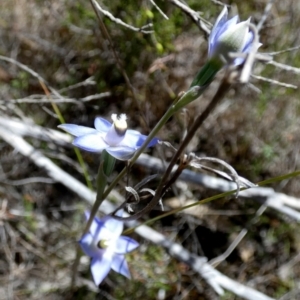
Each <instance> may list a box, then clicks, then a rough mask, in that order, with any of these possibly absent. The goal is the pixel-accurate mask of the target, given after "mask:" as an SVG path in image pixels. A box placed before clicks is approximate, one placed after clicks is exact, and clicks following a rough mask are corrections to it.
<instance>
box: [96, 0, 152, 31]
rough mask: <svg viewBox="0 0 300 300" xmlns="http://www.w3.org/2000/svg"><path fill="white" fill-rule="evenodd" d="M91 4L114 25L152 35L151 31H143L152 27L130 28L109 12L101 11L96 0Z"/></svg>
mask: <svg viewBox="0 0 300 300" xmlns="http://www.w3.org/2000/svg"><path fill="white" fill-rule="evenodd" d="M91 3H92V5H93V7H95V8H97V10H99V11H100V12H101V13H102V14H103V15H105V16H106V17H107V18H109V19H110V20H111V21H113V22H114V23H116V24H118V25H122V26H124V27H126V28H128V29H130V30H133V31H137V32H142V33H145V34H149V33H153V30H145V29H146V28H149V27H152V26H153V25H152V24H151V23H150V24H147V25H145V26H143V27H141V28H137V27H134V26H131V25H129V24H127V23H125V22H123V21H122V20H121V19H119V18H116V17H114V16H113V15H112V14H111V13H110V12H108V11H107V10H105V9H103V8H102V7H101V6H100V4H99V3H98V2H97V1H96V0H91Z"/></svg>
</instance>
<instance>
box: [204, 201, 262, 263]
mask: <svg viewBox="0 0 300 300" xmlns="http://www.w3.org/2000/svg"><path fill="white" fill-rule="evenodd" d="M266 209H267V205H265V204H263V205H261V207H260V208H259V209H258V210H257V212H256V213H255V216H254V217H253V218H252V219H251V220H250V221H249V225H248V226H246V227H250V226H251V225H252V224H253V223H255V222H256V220H257V219H258V217H260V216H261V215H262V214H263V213H264V212H265V211H266ZM247 233H248V229H246V228H244V229H243V230H242V231H241V232H240V233H239V234H238V236H237V237H236V238H235V239H234V241H233V242H232V243H231V245H230V246H229V247H228V249H227V250H226V251H225V252H224V253H223V254H221V255H219V256H218V257H215V258H213V259H211V260H210V261H209V263H210V264H211V265H212V266H213V267H217V266H218V265H219V264H220V263H221V262H222V261H224V260H225V259H226V258H227V257H228V256H229V255H230V254H231V253H232V251H233V250H234V249H235V248H236V247H237V246H238V244H239V243H240V242H241V241H242V239H243V238H244V237H245V236H246V234H247Z"/></svg>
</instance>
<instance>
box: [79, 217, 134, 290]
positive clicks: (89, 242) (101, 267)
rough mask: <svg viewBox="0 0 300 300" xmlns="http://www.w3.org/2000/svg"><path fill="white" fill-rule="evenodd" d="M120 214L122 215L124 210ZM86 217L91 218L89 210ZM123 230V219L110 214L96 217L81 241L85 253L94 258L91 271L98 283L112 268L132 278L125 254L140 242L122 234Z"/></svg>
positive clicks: (97, 283)
mask: <svg viewBox="0 0 300 300" xmlns="http://www.w3.org/2000/svg"><path fill="white" fill-rule="evenodd" d="M118 215H119V216H122V212H121V213H119V214H118ZM86 218H87V219H88V218H89V213H87V212H86ZM122 231H123V222H122V221H119V220H116V219H113V218H112V217H109V216H107V217H104V218H103V219H101V220H100V219H98V218H97V217H95V218H94V220H93V222H92V224H91V227H90V230H89V232H88V233H87V234H85V235H84V236H83V237H82V238H81V240H80V241H79V244H80V246H81V248H82V250H83V251H84V252H85V254H86V255H88V256H90V257H91V258H92V261H91V272H92V275H93V279H94V282H95V284H96V285H99V284H100V283H101V282H102V281H103V279H104V278H105V277H106V276H107V274H108V272H109V271H110V269H113V270H114V271H116V272H118V273H120V274H122V275H124V276H126V277H127V278H131V276H130V272H129V269H128V265H127V262H126V260H125V256H124V254H126V253H128V252H131V251H133V250H134V249H136V248H137V247H138V246H139V243H138V242H136V241H135V240H133V239H131V238H129V237H127V236H122V235H121V233H122Z"/></svg>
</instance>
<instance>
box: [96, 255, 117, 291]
mask: <svg viewBox="0 0 300 300" xmlns="http://www.w3.org/2000/svg"><path fill="white" fill-rule="evenodd" d="M111 266H112V260H110V259H106V258H105V256H102V257H94V258H93V259H92V262H91V272H92V275H93V278H94V282H95V284H96V285H99V284H100V283H101V282H102V281H103V279H104V278H105V277H106V276H107V274H108V272H109V271H110V269H111Z"/></svg>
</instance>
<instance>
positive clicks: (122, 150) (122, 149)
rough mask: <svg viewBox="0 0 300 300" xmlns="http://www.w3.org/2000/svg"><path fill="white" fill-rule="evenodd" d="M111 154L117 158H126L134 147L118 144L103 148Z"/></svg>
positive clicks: (132, 151) (131, 153)
mask: <svg viewBox="0 0 300 300" xmlns="http://www.w3.org/2000/svg"><path fill="white" fill-rule="evenodd" d="M105 150H106V151H107V152H108V153H109V154H110V155H111V156H113V157H114V158H116V159H119V160H128V159H130V158H131V157H132V156H133V154H134V152H135V151H136V149H135V148H130V147H126V146H118V147H108V148H106V149H105Z"/></svg>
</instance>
